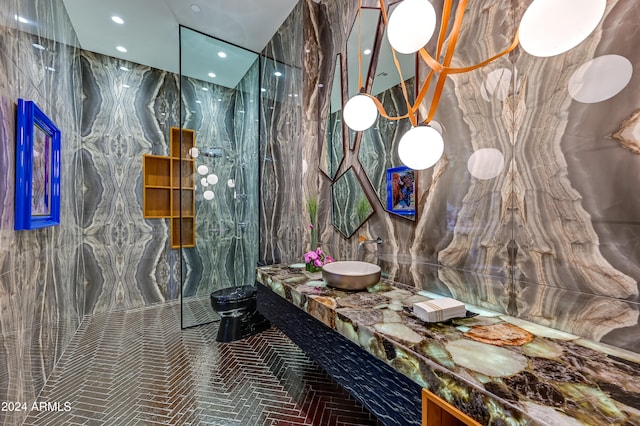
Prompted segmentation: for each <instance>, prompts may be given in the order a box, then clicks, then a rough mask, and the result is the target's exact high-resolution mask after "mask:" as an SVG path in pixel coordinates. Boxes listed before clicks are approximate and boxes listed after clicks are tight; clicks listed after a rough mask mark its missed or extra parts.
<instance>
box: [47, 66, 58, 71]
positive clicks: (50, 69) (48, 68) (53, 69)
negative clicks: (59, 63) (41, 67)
mask: <svg viewBox="0 0 640 426" xmlns="http://www.w3.org/2000/svg"><path fill="white" fill-rule="evenodd" d="M47 70H49V71H51V72H55V70H56V69H55V68H51V67H47Z"/></svg>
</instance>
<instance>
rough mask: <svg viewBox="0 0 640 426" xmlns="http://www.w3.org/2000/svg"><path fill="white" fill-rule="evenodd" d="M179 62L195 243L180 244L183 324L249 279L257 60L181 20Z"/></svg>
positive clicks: (254, 233) (254, 221)
mask: <svg viewBox="0 0 640 426" xmlns="http://www.w3.org/2000/svg"><path fill="white" fill-rule="evenodd" d="M220 52H224V53H225V54H226V55H220V54H219V53H220ZM222 56H225V57H224V58H222ZM180 67H181V70H180V76H181V78H180V83H181V87H180V106H181V118H180V119H181V122H182V127H183V128H187V129H191V130H195V132H196V144H195V148H194V149H192V150H190V152H189V156H190V157H191V158H192V159H193V162H194V164H193V166H194V167H193V169H194V171H195V174H194V179H193V182H194V185H195V200H196V208H195V212H196V215H195V220H196V238H195V246H194V247H186V246H182V247H181V248H180V268H181V273H180V276H181V284H182V293H181V302H182V326H183V327H190V326H193V325H198V324H202V323H206V322H209V321H212V320H215V319H217V316H216V315H215V313H214V311H213V309H212V307H211V304H210V299H209V295H210V294H211V293H212V292H215V291H219V290H222V289H228V288H231V287H237V286H245V285H254V283H255V267H256V263H257V259H258V130H259V121H258V120H259V109H258V108H259V95H260V89H259V86H258V82H259V72H260V66H259V55H258V54H256V53H254V52H250V51H247V50H245V49H242V48H240V47H237V46H233V45H230V44H228V43H225V42H223V41H220V40H217V39H215V38H213V37H209V36H207V35H205V34H201V33H199V32H196V31H193V30H190V29H188V28H186V27H181V28H180Z"/></svg>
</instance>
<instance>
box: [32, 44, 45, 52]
mask: <svg viewBox="0 0 640 426" xmlns="http://www.w3.org/2000/svg"><path fill="white" fill-rule="evenodd" d="M32 46H33V47H35V48H36V49H39V50H45V49H46V48H45V47H44V46H43V45H41V44H38V43H33V44H32Z"/></svg>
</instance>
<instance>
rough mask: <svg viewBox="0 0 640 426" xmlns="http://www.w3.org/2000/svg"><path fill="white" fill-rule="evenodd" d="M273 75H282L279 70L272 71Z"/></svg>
mask: <svg viewBox="0 0 640 426" xmlns="http://www.w3.org/2000/svg"><path fill="white" fill-rule="evenodd" d="M273 75H275V76H276V77H280V76H282V73H281V72H280V71H276V72H274V73H273Z"/></svg>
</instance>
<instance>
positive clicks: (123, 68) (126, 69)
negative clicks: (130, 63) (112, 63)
mask: <svg viewBox="0 0 640 426" xmlns="http://www.w3.org/2000/svg"><path fill="white" fill-rule="evenodd" d="M120 69H121V70H122V71H130V70H129V68H127V67H125V66H121V67H120Z"/></svg>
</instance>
